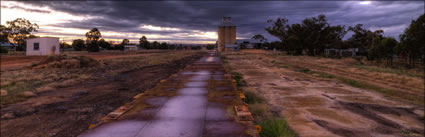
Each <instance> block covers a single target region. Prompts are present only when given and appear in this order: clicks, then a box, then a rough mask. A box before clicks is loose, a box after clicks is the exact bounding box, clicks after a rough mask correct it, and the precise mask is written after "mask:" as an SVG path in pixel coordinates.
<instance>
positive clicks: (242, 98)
mask: <svg viewBox="0 0 425 137" xmlns="http://www.w3.org/2000/svg"><path fill="white" fill-rule="evenodd" d="M239 97H240V98H241V100H242V101H245V99H246V96H245V94H243V93H242V92H241V93H239Z"/></svg>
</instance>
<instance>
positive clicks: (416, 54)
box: [400, 14, 425, 67]
mask: <svg viewBox="0 0 425 137" xmlns="http://www.w3.org/2000/svg"><path fill="white" fill-rule="evenodd" d="M424 24H425V14H422V15H421V16H419V17H418V18H417V19H416V20H412V22H411V23H410V25H409V26H408V27H407V28H406V29H405V30H404V32H403V34H401V35H400V46H401V47H402V48H400V49H403V50H404V52H405V53H406V54H407V56H408V58H409V65H408V66H409V67H415V60H416V59H418V58H421V56H425V25H424ZM422 63H424V64H425V59H424V58H422Z"/></svg>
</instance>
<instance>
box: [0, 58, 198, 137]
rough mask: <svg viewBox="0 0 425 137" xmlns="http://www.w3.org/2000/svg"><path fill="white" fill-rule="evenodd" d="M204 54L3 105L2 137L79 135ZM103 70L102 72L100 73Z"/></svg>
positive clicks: (61, 136)
mask: <svg viewBox="0 0 425 137" xmlns="http://www.w3.org/2000/svg"><path fill="white" fill-rule="evenodd" d="M200 57H201V55H200V54H196V55H194V56H189V57H185V58H183V59H179V60H176V61H173V62H168V63H165V64H159V65H149V66H145V67H141V68H138V69H136V70H132V71H128V72H123V73H120V74H118V75H109V76H106V77H102V78H97V79H92V80H89V81H86V82H84V83H80V84H77V85H75V86H71V87H66V88H58V89H54V90H52V91H49V92H43V93H40V94H39V95H38V96H36V97H33V98H30V99H28V100H26V101H23V102H20V103H16V104H9V105H5V106H4V107H2V108H1V115H2V118H1V136H2V137H14V136H16V137H17V136H26V137H31V136H60V137H65V136H78V135H79V134H80V133H82V132H84V131H86V130H87V128H88V126H89V125H90V124H95V123H97V122H99V120H100V119H101V118H102V117H104V116H105V115H106V114H107V113H109V112H111V111H113V110H114V109H116V108H117V107H119V106H121V105H123V104H124V103H126V102H129V101H130V100H131V98H132V97H133V96H135V95H136V94H138V93H140V92H143V91H145V90H148V89H150V88H152V87H154V86H155V84H156V83H158V82H160V80H162V79H165V78H168V77H169V76H170V75H172V74H174V73H176V72H177V71H178V70H179V69H181V68H183V67H184V66H185V65H186V64H189V63H191V62H193V61H194V60H197V59H199V58H200ZM98 73H102V72H98Z"/></svg>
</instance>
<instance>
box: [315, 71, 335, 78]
mask: <svg viewBox="0 0 425 137" xmlns="http://www.w3.org/2000/svg"><path fill="white" fill-rule="evenodd" d="M317 73H318V74H319V77H321V78H335V75H332V74H327V73H320V72H317Z"/></svg>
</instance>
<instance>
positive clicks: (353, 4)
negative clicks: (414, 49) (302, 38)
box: [26, 1, 424, 40]
mask: <svg viewBox="0 0 425 137" xmlns="http://www.w3.org/2000/svg"><path fill="white" fill-rule="evenodd" d="M26 3H28V4H32V5H37V6H47V7H50V8H52V9H54V10H57V11H63V12H67V13H70V14H74V15H82V16H90V17H94V18H91V19H87V20H83V21H78V22H75V21H73V22H68V23H63V24H56V25H57V26H64V27H74V28H83V29H90V28H93V27H98V28H100V29H101V30H108V31H116V32H123V33H126V32H132V33H142V34H143V33H149V34H178V33H182V34H187V33H190V30H201V31H216V27H217V25H219V24H220V19H221V17H223V16H231V17H233V22H234V24H236V25H237V26H238V30H237V31H238V37H246V38H249V37H251V36H252V35H254V34H266V32H265V31H264V28H265V27H266V26H267V25H268V24H267V23H266V21H267V20H268V19H275V18H277V17H285V18H287V19H289V22H290V23H299V22H301V21H302V20H303V19H305V18H307V17H315V16H317V15H319V14H325V15H327V18H328V22H329V23H331V24H333V25H345V26H354V25H355V24H359V23H361V24H364V25H365V26H366V27H369V28H371V29H379V28H382V29H387V30H388V31H386V32H385V33H386V35H388V36H393V37H397V36H398V35H399V34H400V33H401V32H402V31H403V29H404V28H400V27H399V26H403V25H404V26H407V25H408V24H409V23H410V21H411V20H412V19H415V18H417V17H418V16H419V15H420V14H423V13H424V2H423V1H372V3H371V4H369V5H361V4H359V3H360V1H266V2H260V1H230V2H228V1H203V2H202V1H159V2H155V1H145V2H137V1H123V2H120V1H42V2H39V1H29V2H26ZM141 24H148V25H154V26H160V27H172V28H180V29H181V31H146V30H141V29H140V25H141ZM392 28H393V29H392ZM266 36H268V38H269V39H272V40H276V39H275V38H272V37H271V36H270V35H267V34H266ZM190 39H192V38H190Z"/></svg>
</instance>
